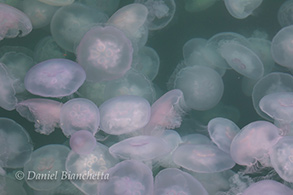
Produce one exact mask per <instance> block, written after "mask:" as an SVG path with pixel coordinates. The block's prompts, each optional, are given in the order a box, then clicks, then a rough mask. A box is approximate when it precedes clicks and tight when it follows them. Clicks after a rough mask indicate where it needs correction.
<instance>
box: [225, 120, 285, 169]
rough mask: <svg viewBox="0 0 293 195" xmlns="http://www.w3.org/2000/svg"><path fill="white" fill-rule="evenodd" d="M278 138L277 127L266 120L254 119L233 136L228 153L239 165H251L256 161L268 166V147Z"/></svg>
mask: <svg viewBox="0 0 293 195" xmlns="http://www.w3.org/2000/svg"><path fill="white" fill-rule="evenodd" d="M279 139H280V135H279V129H278V128H277V127H276V126H275V125H273V124H272V123H270V122H267V121H255V122H252V123H249V124H248V125H246V126H245V127H243V128H242V129H241V131H240V132H239V133H238V134H237V135H236V136H235V137H234V139H233V141H232V143H231V146H230V154H231V157H232V158H233V160H234V161H235V162H236V163H237V164H239V165H245V166H248V167H252V166H253V165H255V164H256V163H257V161H258V162H260V163H261V164H262V165H263V166H265V167H267V166H270V161H269V154H268V153H269V149H270V148H271V147H272V146H273V145H274V144H276V143H277V141H278V140H279Z"/></svg>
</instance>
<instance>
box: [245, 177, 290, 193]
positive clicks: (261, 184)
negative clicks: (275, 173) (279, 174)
mask: <svg viewBox="0 0 293 195" xmlns="http://www.w3.org/2000/svg"><path fill="white" fill-rule="evenodd" d="M259 194H270V195H280V194H282V195H291V194H293V190H292V189H290V188H289V187H287V186H285V185H284V184H282V183H279V182H276V181H274V180H262V181H258V182H256V183H253V184H251V185H250V186H249V187H248V188H247V189H246V190H244V192H243V193H242V195H259Z"/></svg>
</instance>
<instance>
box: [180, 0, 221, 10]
mask: <svg viewBox="0 0 293 195" xmlns="http://www.w3.org/2000/svg"><path fill="white" fill-rule="evenodd" d="M184 2H185V6H184V8H185V10H186V11H188V12H200V11H204V10H206V9H208V8H209V7H211V6H213V5H214V4H215V3H216V2H217V0H185V1H184Z"/></svg>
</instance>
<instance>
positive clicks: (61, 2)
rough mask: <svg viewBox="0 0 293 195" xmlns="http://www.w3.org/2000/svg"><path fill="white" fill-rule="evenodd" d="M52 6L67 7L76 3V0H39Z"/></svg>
mask: <svg viewBox="0 0 293 195" xmlns="http://www.w3.org/2000/svg"><path fill="white" fill-rule="evenodd" d="M38 1H40V2H43V3H45V4H48V5H52V6H67V5H70V4H72V3H73V2H74V0H38Z"/></svg>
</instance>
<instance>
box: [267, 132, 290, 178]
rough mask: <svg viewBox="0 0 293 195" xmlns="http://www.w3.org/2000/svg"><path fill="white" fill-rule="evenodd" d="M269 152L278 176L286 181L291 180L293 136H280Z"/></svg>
mask: <svg viewBox="0 0 293 195" xmlns="http://www.w3.org/2000/svg"><path fill="white" fill-rule="evenodd" d="M269 154H270V158H271V163H272V166H273V168H274V169H275V171H276V172H277V173H278V174H279V176H280V177H281V178H282V179H284V180H285V181H287V182H293V136H285V137H282V138H281V139H280V140H279V141H278V142H277V143H276V144H275V145H274V146H273V147H272V148H271V150H270V153H269Z"/></svg>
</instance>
